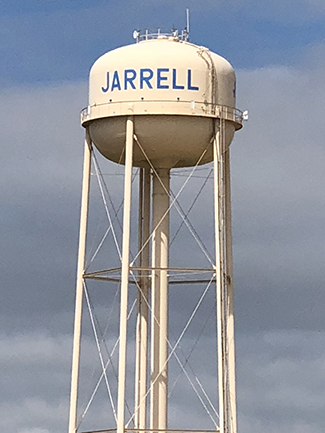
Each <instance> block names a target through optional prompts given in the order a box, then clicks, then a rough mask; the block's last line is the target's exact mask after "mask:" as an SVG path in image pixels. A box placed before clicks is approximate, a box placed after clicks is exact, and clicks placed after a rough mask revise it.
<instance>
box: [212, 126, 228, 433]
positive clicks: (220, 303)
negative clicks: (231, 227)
mask: <svg viewBox="0 0 325 433" xmlns="http://www.w3.org/2000/svg"><path fill="white" fill-rule="evenodd" d="M220 135H221V134H220V127H218V128H217V130H216V136H215V139H214V142H213V166H214V226H215V227H214V229H215V251H216V264H215V272H216V298H217V344H218V387H219V421H220V433H228V432H227V431H226V430H225V405H226V398H225V385H226V383H225V371H224V363H225V353H224V338H225V335H224V312H223V310H224V300H223V257H222V226H221V211H222V209H221V191H220V186H221V157H222V156H221V137H220Z"/></svg>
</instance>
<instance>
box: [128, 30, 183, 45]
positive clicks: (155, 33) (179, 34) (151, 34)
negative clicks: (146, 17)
mask: <svg viewBox="0 0 325 433" xmlns="http://www.w3.org/2000/svg"><path fill="white" fill-rule="evenodd" d="M133 37H134V39H135V40H136V42H141V41H148V40H151V39H174V40H176V41H185V42H186V41H188V40H189V33H188V31H187V29H186V28H185V29H182V30H181V31H179V30H177V29H172V30H166V29H162V28H160V27H158V28H155V29H144V30H135V31H134V32H133Z"/></svg>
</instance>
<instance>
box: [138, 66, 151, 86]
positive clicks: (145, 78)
mask: <svg viewBox="0 0 325 433" xmlns="http://www.w3.org/2000/svg"><path fill="white" fill-rule="evenodd" d="M152 77H153V70H152V69H149V68H143V69H140V89H143V84H144V83H146V85H147V86H148V89H152V84H151V83H150V80H151V79H152Z"/></svg>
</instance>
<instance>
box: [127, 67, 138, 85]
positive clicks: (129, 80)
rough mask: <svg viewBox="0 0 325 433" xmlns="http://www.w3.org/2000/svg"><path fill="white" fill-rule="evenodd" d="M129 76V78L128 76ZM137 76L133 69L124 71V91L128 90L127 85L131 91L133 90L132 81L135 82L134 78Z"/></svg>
mask: <svg viewBox="0 0 325 433" xmlns="http://www.w3.org/2000/svg"><path fill="white" fill-rule="evenodd" d="M129 75H131V76H129ZM136 76H137V73H136V72H135V70H134V69H125V71H124V90H127V89H128V83H129V84H130V85H131V87H132V89H134V90H135V88H136V87H135V84H134V83H133V81H134V80H135V77H136Z"/></svg>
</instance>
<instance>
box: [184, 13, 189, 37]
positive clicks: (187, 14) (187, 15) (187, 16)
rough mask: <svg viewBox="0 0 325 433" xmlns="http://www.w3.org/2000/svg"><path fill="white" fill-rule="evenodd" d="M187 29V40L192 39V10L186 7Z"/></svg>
mask: <svg viewBox="0 0 325 433" xmlns="http://www.w3.org/2000/svg"><path fill="white" fill-rule="evenodd" d="M185 31H186V33H187V39H186V40H187V41H189V40H190V10H189V8H186V27H185Z"/></svg>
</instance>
